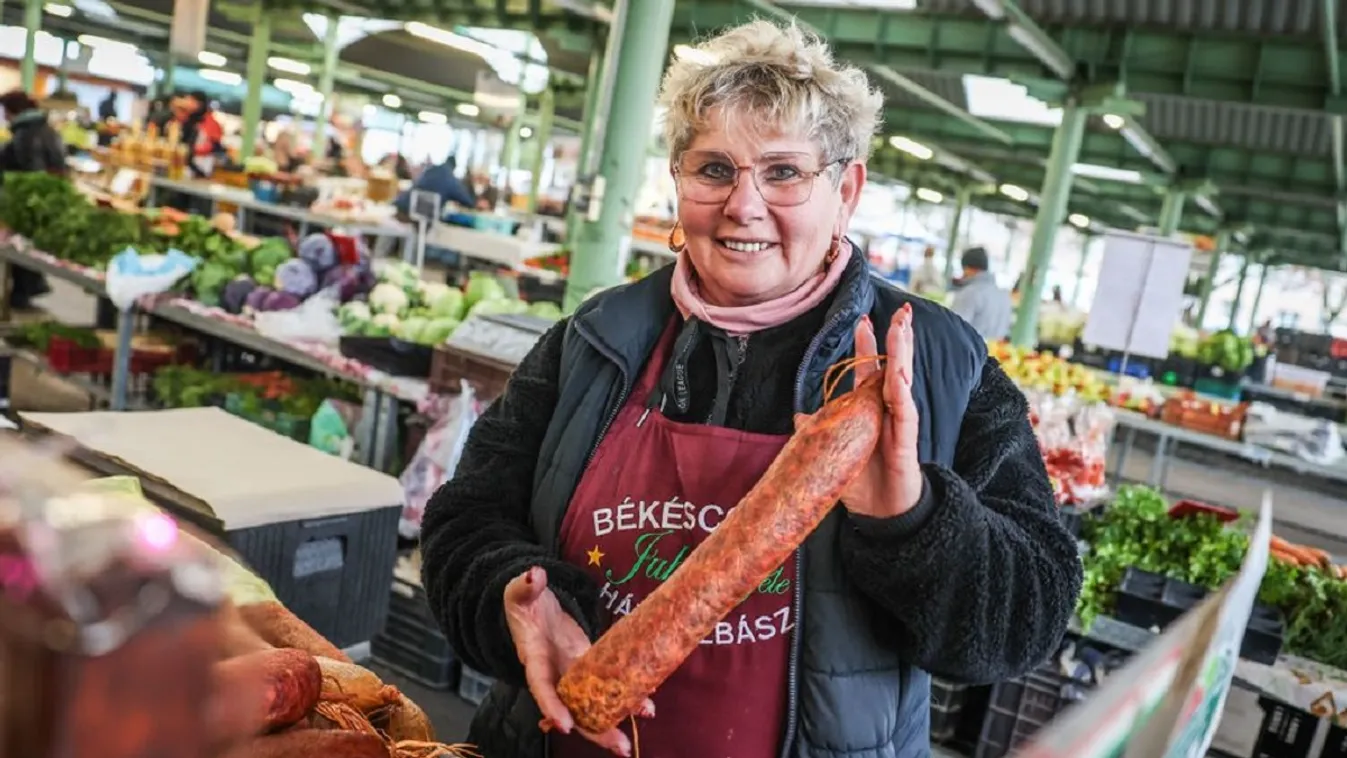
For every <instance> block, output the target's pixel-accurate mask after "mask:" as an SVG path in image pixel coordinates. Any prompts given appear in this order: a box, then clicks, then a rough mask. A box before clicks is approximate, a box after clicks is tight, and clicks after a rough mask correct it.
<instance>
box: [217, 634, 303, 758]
mask: <svg viewBox="0 0 1347 758" xmlns="http://www.w3.org/2000/svg"><path fill="white" fill-rule="evenodd" d="M214 677H215V687H216V691H217V692H231V691H246V690H247V689H248V688H250V687H255V686H256V683H258V682H261V683H262V686H263V689H262V692H263V693H264V694H263V697H261V698H259V699H258V700H256V701H255V705H254V707H252V708H251V709H243V708H240V709H237V710H236V711H235V712H234V713H233V720H232V723H229V724H226V725H222V726H221V731H222V733H224V734H226V735H229V734H232V735H234V736H244V735H256V734H261V733H263V732H269V731H272V730H273V729H278V728H281V727H286V726H290V725H291V724H294V723H296V722H298V721H299V720H300V719H302V718H304V717H305V715H307V714H308V713H309V711H311V710H313V707H314V706H315V705H317V704H318V696H319V693H321V692H322V685H323V682H322V670H321V669H320V668H319V667H318V661H316V660H314V657H313V656H311V655H309V654H308V653H306V652H304V651H302V650H285V649H278V650H264V651H261V652H257V653H250V654H248V655H245V656H241V657H239V658H231V659H229V660H226V661H221V662H219V663H217V664H215V669H214Z"/></svg>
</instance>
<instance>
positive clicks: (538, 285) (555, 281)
mask: <svg viewBox="0 0 1347 758" xmlns="http://www.w3.org/2000/svg"><path fill="white" fill-rule="evenodd" d="M519 298H520V299H521V300H524V301H525V302H529V303H556V304H557V305H561V304H562V301H563V300H564V299H565V298H566V280H565V278H563V277H560V276H555V277H553V276H548V275H544V276H537V275H535V274H531V273H529V272H524V273H521V274H520V275H519Z"/></svg>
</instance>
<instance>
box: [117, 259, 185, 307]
mask: <svg viewBox="0 0 1347 758" xmlns="http://www.w3.org/2000/svg"><path fill="white" fill-rule="evenodd" d="M196 267H197V259H196V258H193V257H192V256H190V255H187V254H186V253H184V252H182V251H180V250H169V251H168V253H167V254H166V255H141V254H140V253H138V252H136V249H135V248H133V247H128V248H126V249H125V250H123V251H121V252H120V253H117V255H116V256H115V257H114V258H113V259H112V260H111V261H108V274H107V280H106V282H105V284H106V287H107V292H108V299H109V300H111V301H112V303H113V304H114V305H116V306H117V307H118V308H119V309H121V310H126V309H127V308H130V307H131V305H132V304H133V303H135V302H136V301H137V300H139V299H140V298H142V297H146V296H147V295H158V294H160V293H163V292H168V291H169V290H170V289H172V287H173V285H175V284H177V283H178V280H179V279H181V278H183V277H184V276H187V275H188V274H190V273H192V270H193V269H195V268H196Z"/></svg>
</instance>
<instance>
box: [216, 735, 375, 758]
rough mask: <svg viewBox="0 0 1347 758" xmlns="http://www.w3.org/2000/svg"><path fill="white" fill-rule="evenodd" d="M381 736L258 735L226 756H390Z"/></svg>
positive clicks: (271, 757)
mask: <svg viewBox="0 0 1347 758" xmlns="http://www.w3.org/2000/svg"><path fill="white" fill-rule="evenodd" d="M391 756H392V751H391V750H389V748H388V745H386V744H385V743H384V741H383V739H382V738H380V737H379V736H378V735H374V734H361V733H359V732H340V731H319V730H317V729H295V730H293V731H289V732H285V733H283V734H273V735H268V736H266V737H257V738H254V739H253V740H251V741H249V742H247V743H244V744H243V745H240V746H238V747H236V748H234V749H232V750H230V751H228V752H227V753H225V754H224V756H223V758H390V757H391Z"/></svg>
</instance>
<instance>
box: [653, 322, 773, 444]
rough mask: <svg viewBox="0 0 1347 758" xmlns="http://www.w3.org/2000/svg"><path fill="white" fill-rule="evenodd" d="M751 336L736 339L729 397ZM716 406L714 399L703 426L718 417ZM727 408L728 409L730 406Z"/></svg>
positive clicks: (727, 392)
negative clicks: (736, 350)
mask: <svg viewBox="0 0 1347 758" xmlns="http://www.w3.org/2000/svg"><path fill="white" fill-rule="evenodd" d="M750 336H751V335H748V334H741V335H739V336H737V337H735V338H734V340H735V342H736V343H737V345H736V347H737V349H738V352H737V353H736V354H735V358H734V365H733V366H731V367H730V381H729V384H727V385H725V393H726V395H728V394H729V393H730V392H731V391H732V390H733V389H734V384H735V381H736V380H738V378H739V367H740V366H743V365H744V359H745V358H747V357H748V338H749V337H750ZM725 402H726V403H727V404H728V403H729V398H728V397H726V398H725ZM715 405H716V402H715V398H712V400H711V412H710V413H708V414H706V419H705V420H703V421H702V423H703V424H706V425H708V426H710V425H711V422H712V421H714V420H715V416H716V410H715ZM726 407H728V405H727V406H726ZM660 410H661V411H662V410H664V406H662V405H661V406H660ZM649 412H650V411H649V410H648V409H647V410H646V413H649ZM726 415H728V414H726ZM641 420H642V421H644V420H645V416H641ZM637 426H640V424H637Z"/></svg>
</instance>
